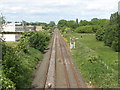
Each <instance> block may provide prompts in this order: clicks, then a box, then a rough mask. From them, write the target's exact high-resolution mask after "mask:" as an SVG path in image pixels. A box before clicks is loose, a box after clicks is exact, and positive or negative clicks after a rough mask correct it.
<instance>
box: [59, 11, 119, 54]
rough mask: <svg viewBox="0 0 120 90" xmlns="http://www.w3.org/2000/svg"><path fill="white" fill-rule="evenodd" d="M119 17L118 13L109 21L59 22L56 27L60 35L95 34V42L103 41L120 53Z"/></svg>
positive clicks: (96, 19) (94, 19)
mask: <svg viewBox="0 0 120 90" xmlns="http://www.w3.org/2000/svg"><path fill="white" fill-rule="evenodd" d="M119 25H120V15H118V12H116V13H113V14H111V16H110V19H98V18H93V19H91V20H90V21H87V20H81V21H80V22H78V19H77V20H76V21H74V20H69V21H67V20H60V21H59V22H58V24H57V27H58V28H59V29H60V31H61V32H62V33H72V32H76V33H95V34H96V40H98V41H103V42H104V43H105V45H107V46H110V47H111V48H112V49H113V50H114V51H117V52H119V51H120V47H119V46H120V45H119V32H120V26H119Z"/></svg>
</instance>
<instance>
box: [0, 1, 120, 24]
mask: <svg viewBox="0 0 120 90" xmlns="http://www.w3.org/2000/svg"><path fill="white" fill-rule="evenodd" d="M118 1H119V0H0V12H2V13H3V15H4V16H5V18H6V20H7V21H21V20H26V21H30V22H31V21H40V22H47V23H48V22H49V21H55V22H58V21H59V20H60V19H66V20H75V19H76V18H78V19H79V20H81V19H82V20H90V19H92V18H94V17H96V18H106V19H109V17H110V15H111V14H112V13H114V12H116V11H118Z"/></svg>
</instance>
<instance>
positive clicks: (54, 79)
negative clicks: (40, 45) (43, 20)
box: [33, 29, 86, 89]
mask: <svg viewBox="0 0 120 90" xmlns="http://www.w3.org/2000/svg"><path fill="white" fill-rule="evenodd" d="M46 57H47V59H45V60H44V61H43V64H45V65H43V64H42V65H41V67H40V72H38V74H39V75H40V76H37V78H36V79H35V80H34V83H33V86H36V87H37V88H43V89H45V88H68V89H71V88H86V87H85V85H83V82H81V81H82V80H81V79H80V78H81V77H79V75H78V73H77V71H76V68H75V65H74V63H73V60H72V57H71V55H70V51H69V48H68V45H67V43H66V42H65V40H64V38H63V37H62V36H61V34H60V32H59V30H57V29H55V31H54V35H53V39H52V42H51V48H50V49H49V54H48V55H47V56H46ZM43 68H44V69H43ZM42 69H43V71H42ZM41 73H42V74H41ZM41 77H42V78H41ZM36 80H37V82H36ZM38 82H40V83H38Z"/></svg>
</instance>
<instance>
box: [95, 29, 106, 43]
mask: <svg viewBox="0 0 120 90" xmlns="http://www.w3.org/2000/svg"><path fill="white" fill-rule="evenodd" d="M104 34H105V29H104V28H101V29H99V30H97V32H96V39H97V40H98V41H103V38H104Z"/></svg>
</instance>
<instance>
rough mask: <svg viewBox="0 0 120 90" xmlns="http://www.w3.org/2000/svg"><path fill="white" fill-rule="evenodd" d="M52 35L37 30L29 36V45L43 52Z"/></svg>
mask: <svg viewBox="0 0 120 90" xmlns="http://www.w3.org/2000/svg"><path fill="white" fill-rule="evenodd" d="M49 40H50V35H48V34H47V33H45V32H35V33H34V34H33V35H32V36H31V37H30V38H29V45H30V46H31V47H33V48H35V49H38V50H39V51H41V52H43V51H44V50H45V48H47V45H48V44H49Z"/></svg>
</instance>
